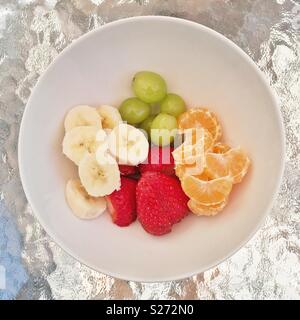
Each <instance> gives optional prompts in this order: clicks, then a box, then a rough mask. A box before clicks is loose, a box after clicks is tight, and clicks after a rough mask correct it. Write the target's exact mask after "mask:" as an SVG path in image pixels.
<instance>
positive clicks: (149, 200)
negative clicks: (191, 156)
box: [136, 172, 189, 236]
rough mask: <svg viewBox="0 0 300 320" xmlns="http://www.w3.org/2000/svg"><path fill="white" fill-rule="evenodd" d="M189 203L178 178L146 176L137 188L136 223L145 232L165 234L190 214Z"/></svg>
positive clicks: (149, 173) (155, 173) (146, 174)
mask: <svg viewBox="0 0 300 320" xmlns="http://www.w3.org/2000/svg"><path fill="white" fill-rule="evenodd" d="M188 200H189V198H188V197H187V196H186V195H185V194H184V192H183V191H182V189H181V185H180V182H179V180H178V179H177V178H175V177H171V176H168V175H166V174H163V173H161V172H145V173H144V174H143V175H142V177H141V179H140V180H139V182H138V184H137V187H136V201H137V215H138V220H139V221H140V223H141V224H142V226H143V228H144V229H145V230H146V231H147V232H149V233H151V234H153V235H157V236H159V235H163V234H166V233H168V232H170V231H171V229H172V226H173V224H175V223H177V222H179V221H180V220H181V219H182V218H184V217H185V216H186V215H187V213H188V212H189V210H188V206H187V202H188Z"/></svg>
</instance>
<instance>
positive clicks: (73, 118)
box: [65, 105, 102, 132]
mask: <svg viewBox="0 0 300 320" xmlns="http://www.w3.org/2000/svg"><path fill="white" fill-rule="evenodd" d="M80 126H95V127H98V128H102V122H101V117H100V115H99V114H98V112H97V111H96V109H95V108H92V107H90V106H86V105H79V106H77V107H74V108H73V109H71V110H70V111H69V112H68V114H67V115H66V118H65V130H66V132H67V131H69V130H71V129H73V128H75V127H80Z"/></svg>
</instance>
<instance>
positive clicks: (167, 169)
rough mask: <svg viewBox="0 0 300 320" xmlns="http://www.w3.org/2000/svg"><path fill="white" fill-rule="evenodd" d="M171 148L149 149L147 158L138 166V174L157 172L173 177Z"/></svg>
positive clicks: (154, 147)
mask: <svg viewBox="0 0 300 320" xmlns="http://www.w3.org/2000/svg"><path fill="white" fill-rule="evenodd" d="M172 151H173V148H172V147H163V148H162V147H156V146H153V147H152V148H150V149H149V153H148V158H147V159H146V161H145V162H144V163H142V164H140V165H139V169H140V172H141V173H143V172H148V171H157V172H163V173H165V174H168V175H175V171H174V158H173V155H172Z"/></svg>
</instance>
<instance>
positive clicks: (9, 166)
mask: <svg viewBox="0 0 300 320" xmlns="http://www.w3.org/2000/svg"><path fill="white" fill-rule="evenodd" d="M152 14H153V15H171V16H177V17H182V18H186V19H190V20H193V21H197V22H199V23H202V24H204V25H206V26H209V27H211V28H212V29H215V30H217V31H219V32H220V33H222V34H224V35H225V36H226V37H228V38H230V39H231V40H233V41H234V42H235V43H236V44H238V45H239V46H240V47H241V48H242V49H243V50H244V51H245V52H246V53H248V54H249V55H250V56H251V57H252V59H253V60H254V61H255V62H256V63H257V65H258V66H259V67H260V68H261V69H262V71H263V72H264V73H265V74H266V76H267V78H268V80H269V82H270V83H271V85H272V87H273V88H274V89H275V91H276V93H277V95H278V97H279V102H280V108H281V111H282V114H283V118H284V122H285V129H286V138H287V157H286V169H285V175H284V180H283V183H282V186H281V190H280V194H279V196H278V198H277V200H276V202H275V205H274V208H273V210H272V212H271V214H270V215H269V217H268V219H267V221H266V223H265V225H264V226H263V228H262V229H261V230H260V231H259V232H258V233H257V234H256V236H255V237H254V238H253V239H252V240H251V241H250V242H249V243H248V244H247V245H246V246H245V247H244V248H243V249H242V250H240V251H239V252H238V253H236V254H235V255H234V256H233V257H232V258H231V259H229V260H227V261H226V262H224V263H222V264H220V265H219V266H217V267H216V268H213V269H211V270H209V271H207V272H205V273H201V274H199V275H197V276H194V277H192V278H189V279H186V280H183V281H174V282H167V283H153V284H144V283H136V282H126V281H121V280H117V279H113V278H111V277H108V276H105V275H103V274H100V273H97V272H95V271H93V270H91V269H89V268H88V267H86V266H84V265H81V264H80V263H79V262H77V261H75V260H74V259H73V258H72V257H70V256H69V255H67V254H66V253H65V252H63V251H62V250H61V249H60V248H59V247H58V246H57V245H56V244H55V243H54V242H53V241H51V240H50V239H49V237H48V236H47V235H46V234H45V232H44V230H43V229H42V228H41V226H40V225H39V223H38V221H37V220H36V219H35V217H34V215H33V213H32V211H31V209H30V207H29V206H28V204H27V201H26V198H25V196H24V193H23V190H22V186H21V183H20V178H19V174H18V164H17V139H18V131H19V125H20V120H21V117H22V113H23V110H24V106H25V104H26V102H27V100H28V97H29V95H30V92H31V91H32V89H33V87H34V85H35V83H36V81H37V79H38V78H39V76H40V75H41V73H42V72H43V70H44V69H45V68H46V67H47V65H48V64H49V63H50V62H51V61H52V60H53V59H54V58H55V56H56V55H57V54H58V53H59V52H60V51H62V50H63V49H64V48H65V47H66V46H67V45H68V44H70V43H71V42H72V41H73V40H74V39H76V38H78V37H79V36H81V35H82V34H84V33H86V32H88V31H89V30H91V29H94V28H97V27H99V26H100V25H103V24H105V23H107V22H110V21H113V20H116V19H119V18H123V17H128V16H134V15H152ZM299 140H300V3H299V1H298V2H297V1H292V0H277V1H276V0H264V1H261V0H243V1H242V0H232V1H229V0H227V1H216V0H201V1H197V0H186V1H180V0H169V1H168V0H165V1H160V0H135V1H134V0H111V1H110V0H71V1H69V0H61V1H57V0H0V265H2V267H1V266H0V299H149V298H154V299H163V298H167V299H189V298H190V299H299V298H300V264H299V258H300V240H299V234H300V223H299V222H300V219H299V215H300V152H299V151H300V143H299V142H300V141H299ZM3 267H4V268H5V269H6V289H5V290H3V285H4V284H3V281H2V282H1V277H2V280H3V270H4V268H3ZM1 272H2V275H1ZM1 286H2V289H1Z"/></svg>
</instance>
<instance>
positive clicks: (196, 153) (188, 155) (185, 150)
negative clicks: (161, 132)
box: [172, 142, 204, 164]
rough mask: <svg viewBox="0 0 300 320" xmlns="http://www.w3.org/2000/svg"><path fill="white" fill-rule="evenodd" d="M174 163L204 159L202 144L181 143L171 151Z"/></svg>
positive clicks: (188, 162) (190, 162) (189, 162)
mask: <svg viewBox="0 0 300 320" xmlns="http://www.w3.org/2000/svg"><path fill="white" fill-rule="evenodd" d="M172 155H173V158H174V161H175V163H176V164H177V163H181V164H184V163H187V164H192V163H194V162H196V161H197V160H198V159H200V161H201V162H202V161H203V159H204V151H203V144H202V143H201V142H200V143H196V144H194V145H186V144H184V143H183V144H181V145H180V146H179V147H177V148H176V149H175V150H174V151H173V152H172Z"/></svg>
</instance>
